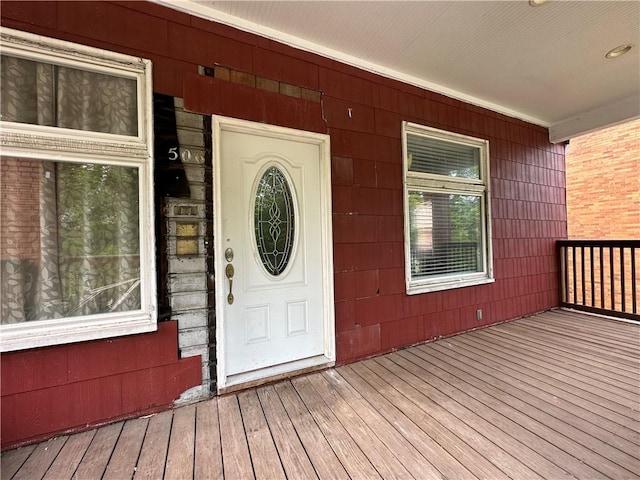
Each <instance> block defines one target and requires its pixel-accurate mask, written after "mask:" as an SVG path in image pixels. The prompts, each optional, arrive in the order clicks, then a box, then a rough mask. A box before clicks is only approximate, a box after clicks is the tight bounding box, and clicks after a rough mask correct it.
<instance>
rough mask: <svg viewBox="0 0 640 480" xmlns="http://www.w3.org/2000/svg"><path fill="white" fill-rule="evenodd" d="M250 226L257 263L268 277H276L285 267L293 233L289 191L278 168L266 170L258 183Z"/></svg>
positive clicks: (292, 208)
mask: <svg viewBox="0 0 640 480" xmlns="http://www.w3.org/2000/svg"><path fill="white" fill-rule="evenodd" d="M254 224H255V227H254V228H255V234H256V245H257V247H258V253H259V254H260V260H262V264H263V265H264V268H266V269H267V271H268V272H269V273H270V274H271V275H273V276H278V275H280V274H281V273H282V272H283V271H284V269H285V268H287V264H288V263H289V259H290V258H291V251H292V250H293V242H294V234H295V219H294V207H293V196H292V194H291V188H290V187H289V183H288V182H287V179H286V178H285V176H284V174H283V173H282V171H281V170H280V169H279V168H278V167H270V168H268V169H267V171H266V172H265V173H264V175H262V178H260V181H259V182H258V191H257V192H256V198H255V208H254Z"/></svg>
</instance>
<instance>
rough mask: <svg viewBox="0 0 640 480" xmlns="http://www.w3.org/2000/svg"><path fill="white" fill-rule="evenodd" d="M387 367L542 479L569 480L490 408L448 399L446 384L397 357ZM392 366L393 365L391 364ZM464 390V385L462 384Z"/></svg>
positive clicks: (537, 444)
mask: <svg viewBox="0 0 640 480" xmlns="http://www.w3.org/2000/svg"><path fill="white" fill-rule="evenodd" d="M385 360H386V361H387V363H386V366H387V368H392V369H394V370H395V371H396V372H401V375H402V378H403V379H405V380H406V381H408V382H409V383H410V384H411V385H413V386H414V387H417V388H419V389H420V390H421V391H423V392H425V393H426V394H427V395H429V397H431V398H432V399H433V400H434V401H436V402H437V403H439V404H440V405H446V406H447V409H448V410H450V411H451V412H452V413H453V414H454V415H455V416H456V417H458V419H459V420H461V421H463V422H465V423H467V424H469V425H471V426H473V427H474V428H476V429H479V430H480V431H482V432H487V433H488V434H489V435H490V436H491V440H492V441H493V442H494V443H496V444H497V445H499V446H500V447H501V448H503V449H504V450H506V451H508V452H509V453H511V454H512V455H513V456H514V457H516V458H519V459H520V461H522V462H525V461H526V462H527V464H528V465H529V466H530V467H533V468H534V469H535V470H536V471H537V472H538V473H539V474H540V475H541V476H543V477H545V478H557V479H560V478H564V479H570V478H571V474H570V473H569V472H567V470H565V469H564V468H563V467H560V466H559V465H557V464H556V463H554V462H553V461H551V460H550V459H549V457H550V456H551V455H550V454H549V452H548V451H547V450H546V449H547V445H546V444H545V443H544V442H541V441H539V439H537V438H536V437H535V435H532V434H531V432H528V431H527V430H526V429H523V428H521V427H519V426H518V425H517V424H516V423H514V422H512V421H509V419H507V418H506V417H504V416H503V415H501V414H499V413H498V412H496V411H494V410H492V409H486V408H483V407H482V405H481V404H480V403H479V402H477V401H475V399H474V398H472V397H471V396H469V395H466V394H464V398H459V399H456V398H455V397H454V396H451V395H450V393H451V388H450V386H449V385H448V384H447V383H446V382H442V381H440V380H439V379H437V378H435V377H434V376H433V375H431V374H429V375H428V376H426V377H425V376H424V374H423V373H422V372H423V371H424V370H422V369H420V368H416V367H415V364H413V363H411V362H408V361H407V360H406V359H404V358H402V357H401V356H400V355H399V354H392V355H390V356H389V357H388V358H387V359H385ZM392 363H393V365H391V364H392ZM465 388H467V386H466V385H465Z"/></svg>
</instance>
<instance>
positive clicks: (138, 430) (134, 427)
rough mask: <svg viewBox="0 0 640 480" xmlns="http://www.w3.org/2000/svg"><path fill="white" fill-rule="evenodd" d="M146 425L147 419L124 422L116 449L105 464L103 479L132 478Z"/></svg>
mask: <svg viewBox="0 0 640 480" xmlns="http://www.w3.org/2000/svg"><path fill="white" fill-rule="evenodd" d="M148 424H149V419H148V418H145V417H141V418H135V419H133V420H127V421H126V422H125V424H124V427H123V428H122V432H121V433H120V438H118V442H117V443H116V447H115V448H114V450H113V454H112V455H111V458H110V459H109V463H108V464H107V469H106V470H105V472H104V476H103V479H105V480H110V479H113V480H124V479H125V478H133V475H134V473H135V471H136V470H135V469H136V464H137V462H138V456H139V455H140V450H141V449H142V440H143V439H144V434H145V432H146V431H147V425H148Z"/></svg>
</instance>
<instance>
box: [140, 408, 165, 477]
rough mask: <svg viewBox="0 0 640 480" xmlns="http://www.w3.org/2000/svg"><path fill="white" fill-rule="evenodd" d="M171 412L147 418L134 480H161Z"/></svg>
mask: <svg viewBox="0 0 640 480" xmlns="http://www.w3.org/2000/svg"><path fill="white" fill-rule="evenodd" d="M172 421H173V411H166V412H161V413H156V414H155V415H153V416H151V418H149V425H148V426H147V433H146V434H145V437H144V443H143V444H142V450H141V451H140V457H139V459H138V465H137V467H136V473H135V475H134V477H133V478H134V479H135V480H141V479H148V480H154V479H157V478H162V476H163V475H164V467H165V464H166V462H167V450H168V448H169V435H170V433H171V422H172Z"/></svg>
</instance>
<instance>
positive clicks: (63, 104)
mask: <svg viewBox="0 0 640 480" xmlns="http://www.w3.org/2000/svg"><path fill="white" fill-rule="evenodd" d="M1 60H2V64H1V65H0V69H1V72H2V93H1V96H0V98H1V105H0V111H1V112H2V120H4V121H9V122H18V123H28V124H31V125H46V126H51V127H63V128H70V129H74V130H86V131H91V132H101V133H113V134H119V135H129V136H136V135H137V134H138V111H137V90H136V80H135V79H132V78H124V77H117V76H115V75H107V74H103V73H96V72H89V71H84V70H78V69H75V68H70V67H63V66H60V65H54V64H50V63H42V62H35V61H32V60H27V59H24V58H17V57H11V56H7V55H3V56H2V58H1Z"/></svg>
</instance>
